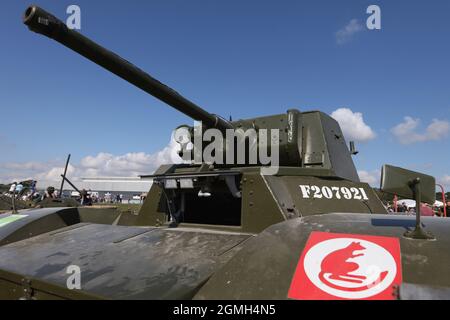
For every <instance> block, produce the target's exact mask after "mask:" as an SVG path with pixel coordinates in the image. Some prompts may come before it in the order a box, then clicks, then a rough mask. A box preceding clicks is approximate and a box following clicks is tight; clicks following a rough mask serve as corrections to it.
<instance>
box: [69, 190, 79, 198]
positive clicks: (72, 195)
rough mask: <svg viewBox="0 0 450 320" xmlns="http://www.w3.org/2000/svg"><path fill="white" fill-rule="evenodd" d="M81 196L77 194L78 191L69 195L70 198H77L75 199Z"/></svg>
mask: <svg viewBox="0 0 450 320" xmlns="http://www.w3.org/2000/svg"><path fill="white" fill-rule="evenodd" d="M80 196H81V195H80V193H79V192H78V191H72V192H71V193H70V197H71V198H77V197H80Z"/></svg>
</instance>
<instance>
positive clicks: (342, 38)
mask: <svg viewBox="0 0 450 320" xmlns="http://www.w3.org/2000/svg"><path fill="white" fill-rule="evenodd" d="M363 30H364V26H363V25H362V23H361V22H359V20H358V19H352V20H350V22H349V23H348V24H347V25H346V26H345V27H343V28H342V29H340V30H339V31H338V32H336V42H337V43H338V44H339V45H342V44H344V43H347V42H349V41H350V40H351V39H352V38H353V36H354V35H355V34H357V33H359V32H361V31H363Z"/></svg>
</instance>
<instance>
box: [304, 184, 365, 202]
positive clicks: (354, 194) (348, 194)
mask: <svg viewBox="0 0 450 320" xmlns="http://www.w3.org/2000/svg"><path fill="white" fill-rule="evenodd" d="M299 187H300V190H301V192H302V197H303V199H326V200H327V199H328V200H330V199H337V200H369V197H368V196H367V193H366V191H365V190H364V188H355V187H337V186H323V187H319V186H316V185H300V186H299Z"/></svg>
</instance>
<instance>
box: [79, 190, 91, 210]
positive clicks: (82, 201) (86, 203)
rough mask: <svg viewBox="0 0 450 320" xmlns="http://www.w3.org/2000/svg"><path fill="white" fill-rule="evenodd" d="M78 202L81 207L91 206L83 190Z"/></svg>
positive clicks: (89, 199) (89, 198)
mask: <svg viewBox="0 0 450 320" xmlns="http://www.w3.org/2000/svg"><path fill="white" fill-rule="evenodd" d="M80 200H81V201H80V202H81V205H82V206H92V198H91V196H90V195H89V193H88V192H87V191H86V190H85V189H83V190H82V191H81V199H80Z"/></svg>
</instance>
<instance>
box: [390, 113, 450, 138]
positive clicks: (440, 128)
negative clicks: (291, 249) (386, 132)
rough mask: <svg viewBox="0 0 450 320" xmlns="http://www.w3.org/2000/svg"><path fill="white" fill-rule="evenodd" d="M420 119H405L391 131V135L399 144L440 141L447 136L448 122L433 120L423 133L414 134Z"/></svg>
mask: <svg viewBox="0 0 450 320" xmlns="http://www.w3.org/2000/svg"><path fill="white" fill-rule="evenodd" d="M419 124H420V119H413V118H412V117H408V116H407V117H405V118H404V121H403V122H402V123H400V124H398V125H396V126H395V127H394V128H392V129H391V132H392V134H393V135H394V136H395V137H396V139H397V140H398V141H399V142H400V143H401V144H412V143H417V142H425V141H433V140H434V141H436V140H441V139H443V138H445V137H447V136H448V133H449V132H450V123H449V122H448V121H443V120H438V119H433V120H432V122H431V123H430V124H429V125H428V127H427V128H426V129H425V132H422V133H418V132H416V130H417V128H418V127H419Z"/></svg>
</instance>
